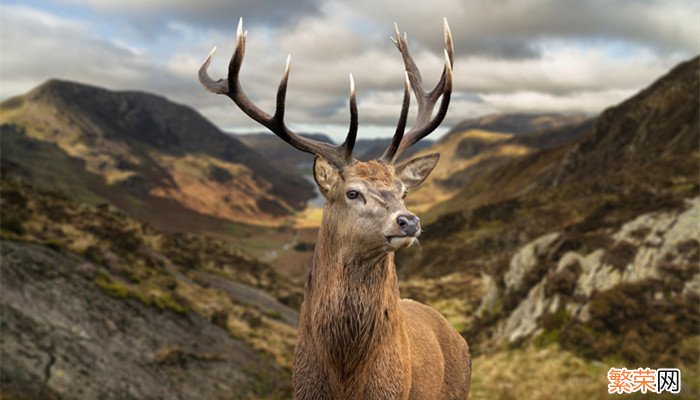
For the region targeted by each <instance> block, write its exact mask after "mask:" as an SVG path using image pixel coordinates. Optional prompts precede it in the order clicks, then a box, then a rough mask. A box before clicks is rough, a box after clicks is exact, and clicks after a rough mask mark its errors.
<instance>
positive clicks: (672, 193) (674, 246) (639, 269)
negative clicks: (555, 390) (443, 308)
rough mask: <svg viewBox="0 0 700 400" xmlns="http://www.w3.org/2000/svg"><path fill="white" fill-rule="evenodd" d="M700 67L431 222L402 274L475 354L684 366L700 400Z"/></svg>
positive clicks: (690, 67)
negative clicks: (546, 353) (560, 353)
mask: <svg viewBox="0 0 700 400" xmlns="http://www.w3.org/2000/svg"><path fill="white" fill-rule="evenodd" d="M699 67H700V58H697V57H696V58H694V59H692V60H689V61H686V62H684V63H682V64H680V65H678V66H677V67H675V68H674V69H673V70H671V71H670V72H669V73H668V74H667V75H665V76H663V77H661V78H659V79H658V80H657V81H656V82H654V83H653V84H651V85H650V86H649V87H648V88H646V89H644V90H642V91H641V92H639V93H638V94H636V95H635V96H633V97H631V98H630V99H628V100H626V101H624V102H622V103H621V104H619V105H617V106H615V107H611V108H609V109H607V110H606V111H604V112H603V113H602V114H601V115H600V116H599V117H597V118H596V119H595V121H593V122H592V125H591V126H590V127H589V128H586V129H584V132H585V133H583V134H582V135H581V136H579V137H578V138H577V139H575V140H573V142H571V141H568V142H567V141H565V142H564V143H563V144H560V145H556V143H554V144H553V145H552V146H546V147H545V148H544V149H540V150H537V151H533V152H531V153H529V154H527V155H525V156H524V157H519V158H515V159H512V160H510V161H508V162H506V163H504V164H502V165H501V166H499V167H497V168H494V169H492V170H490V171H488V172H487V173H485V174H483V175H482V176H478V177H476V178H475V179H473V180H471V181H470V182H469V183H468V184H466V185H465V186H464V187H463V188H461V189H460V190H459V191H458V192H457V193H456V194H455V195H454V196H452V197H450V198H449V199H447V200H445V201H443V202H442V203H440V204H438V205H437V206H435V207H434V208H433V209H431V210H430V213H434V215H436V217H435V218H434V219H433V221H434V222H432V223H430V224H428V225H427V226H425V231H426V233H425V235H424V236H421V251H420V253H418V252H413V253H409V252H405V253H404V254H398V255H397V256H398V257H397V258H398V261H397V265H399V266H400V268H401V269H400V274H402V275H404V276H408V277H423V279H428V280H433V281H437V282H441V285H442V287H443V289H442V291H441V292H442V293H443V294H447V295H446V297H447V298H445V299H443V300H442V301H443V302H447V303H449V304H453V305H454V306H453V311H452V312H453V313H461V314H463V315H467V317H466V319H465V320H463V321H462V325H463V333H464V334H465V336H467V337H468V339H469V341H470V347H471V348H472V349H473V351H474V352H475V353H476V354H480V353H481V354H484V353H488V352H490V351H493V349H499V348H502V347H501V346H504V345H505V346H523V345H524V344H533V343H534V344H538V343H539V344H556V345H557V346H560V347H561V348H563V349H566V350H567V351H570V352H572V353H574V354H576V355H577V356H580V357H584V358H587V359H593V360H604V359H605V360H610V359H613V360H621V362H623V363H625V364H624V365H644V366H650V367H652V368H656V367H662V366H666V365H674V366H677V367H678V368H681V369H682V371H683V377H684V385H686V384H688V389H687V391H686V392H684V395H683V396H682V397H684V398H695V397H697V395H698V391H697V387H698V383H699V382H698V378H697V377H698V376H700V373H699V371H698V369H697V365H698V359H699V358H700V354H699V353H698V351H697V349H698V347H697V346H698V340H697V339H698V336H697V332H698V329H699V328H700V312H699V311H698V308H697V304H698V301H700V262H699V258H700V251H699V249H700V232H699V231H698V229H697V223H698V222H697V221H698V219H699V218H700V197H698V193H699V182H698V162H699V161H700V152H698V143H700V117H699V110H698V107H697V105H698V104H700V103H699V102H700V98H699V95H698V94H699V93H700V90H699V89H700V85H699V83H698V70H699ZM540 138H542V136H540ZM508 140H513V139H512V138H511V139H508ZM545 142H549V141H548V140H545ZM470 277H471V278H470ZM451 282H457V283H459V282H470V286H469V288H467V289H466V290H465V289H461V290H460V289H459V286H457V285H456V284H453V283H451ZM455 310H456V311H455Z"/></svg>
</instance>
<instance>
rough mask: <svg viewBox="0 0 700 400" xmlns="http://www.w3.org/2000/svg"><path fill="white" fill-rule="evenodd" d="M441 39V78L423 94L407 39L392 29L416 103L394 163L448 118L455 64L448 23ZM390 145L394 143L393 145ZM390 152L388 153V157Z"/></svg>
mask: <svg viewBox="0 0 700 400" xmlns="http://www.w3.org/2000/svg"><path fill="white" fill-rule="evenodd" d="M443 29H444V37H445V67H444V68H443V71H442V75H441V77H440V80H439V81H438V83H437V85H436V86H435V88H434V89H433V90H431V91H430V92H426V91H425V90H423V84H422V79H421V76H420V71H419V70H418V66H417V65H416V63H415V61H413V57H412V56H411V54H410V52H409V50H408V42H407V40H406V36H405V35H404V36H403V37H402V36H401V34H400V33H399V30H398V26H397V25H395V30H396V39H395V40H394V39H393V38H392V40H393V41H394V44H396V47H397V48H398V49H399V51H400V52H401V56H402V57H403V60H404V65H405V67H406V72H407V73H408V77H409V79H410V83H411V86H412V87H413V93H414V94H415V96H416V100H417V102H418V116H417V117H416V122H415V124H414V125H413V127H411V129H410V130H409V131H408V133H406V134H405V135H403V139H402V140H401V142H400V144H399V146H398V149H397V150H396V151H395V154H394V155H393V158H392V160H390V162H393V160H395V159H397V158H398V157H399V156H400V155H401V154H402V153H403V152H404V151H405V150H406V149H408V148H409V147H411V146H412V145H414V144H415V143H416V142H418V141H419V140H421V139H422V138H424V137H426V136H427V135H429V134H430V133H431V132H433V131H434V130H435V129H436V128H437V127H438V126H439V125H440V123H441V122H442V120H443V119H444V118H445V115H447V108H448V106H449V104H450V97H451V95H452V64H453V61H454V47H453V44H452V34H451V33H450V27H449V25H448V24H447V19H444V24H443ZM440 97H442V100H441V102H440V108H439V109H438V112H437V114H436V115H435V117H432V114H433V108H434V107H435V105H436V103H437V100H438V99H439V98H440ZM392 145H393V140H392V144H391V145H390V148H391V146H392ZM389 150H390V149H387V153H388V152H389Z"/></svg>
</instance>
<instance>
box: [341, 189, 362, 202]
mask: <svg viewBox="0 0 700 400" xmlns="http://www.w3.org/2000/svg"><path fill="white" fill-rule="evenodd" d="M345 195H346V196H348V199H350V200H353V199H356V198H358V197H360V196H362V195H361V194H360V192H358V191H357V190H348V191H347V193H345Z"/></svg>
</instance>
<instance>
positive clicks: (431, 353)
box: [199, 21, 471, 400]
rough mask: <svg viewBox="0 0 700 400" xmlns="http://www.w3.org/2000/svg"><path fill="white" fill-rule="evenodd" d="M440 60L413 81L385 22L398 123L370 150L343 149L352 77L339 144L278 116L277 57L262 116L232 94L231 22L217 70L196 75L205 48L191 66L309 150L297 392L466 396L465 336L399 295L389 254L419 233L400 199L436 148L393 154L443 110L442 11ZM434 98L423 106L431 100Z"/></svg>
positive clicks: (240, 94)
mask: <svg viewBox="0 0 700 400" xmlns="http://www.w3.org/2000/svg"><path fill="white" fill-rule="evenodd" d="M444 33H445V47H446V48H445V67H444V69H443V73H442V76H441V78H440V81H439V82H438V84H437V85H436V87H435V88H434V89H433V90H431V91H425V90H423V86H422V81H421V76H420V72H419V71H418V68H417V67H416V64H415V62H414V61H413V58H412V57H411V55H410V53H409V51H408V44H407V41H406V35H405V34H404V35H403V36H402V35H401V34H400V33H399V30H398V27H396V39H395V40H394V43H395V44H396V47H397V48H398V49H399V51H400V52H401V55H402V57H403V61H404V65H405V67H406V72H405V85H404V98H403V106H402V109H401V114H400V117H399V122H398V124H397V128H396V131H395V133H394V136H393V138H392V140H391V143H390V144H389V146H388V148H387V149H386V151H385V152H384V154H383V155H382V157H380V158H379V159H377V160H371V161H366V162H363V161H358V160H356V159H354V158H353V157H352V150H353V147H354V145H355V138H356V136H357V128H358V118H357V102H356V99H355V87H354V81H353V80H352V76H351V77H350V78H351V86H350V87H351V89H350V115H351V118H350V129H349V131H348V135H347V137H346V139H345V142H343V143H342V144H341V145H338V146H334V145H332V144H330V143H325V142H320V141H317V140H313V139H309V138H305V137H303V136H300V135H298V134H296V133H294V132H293V131H291V130H290V129H289V128H288V127H287V126H286V125H285V123H284V106H285V96H286V92H287V80H288V78H289V59H287V66H286V68H285V73H284V76H283V78H282V81H281V82H280V85H279V89H278V91H277V109H276V111H275V113H274V114H273V115H270V114H267V113H266V112H264V111H263V110H261V109H260V108H259V107H258V106H256V105H255V104H254V103H253V102H252V101H251V100H250V99H249V98H248V97H247V96H246V95H245V93H244V91H243V89H242V87H241V84H240V82H239V72H240V69H241V64H242V62H243V55H244V53H245V43H246V36H247V32H246V33H244V32H243V31H242V29H241V24H239V27H238V34H237V39H236V50H235V52H234V54H233V56H232V58H231V62H230V63H229V69H228V78H227V79H219V80H218V81H214V80H213V79H211V78H210V77H209V75H208V73H207V67H208V66H209V64H210V63H211V59H212V57H213V54H214V51H213V50H212V52H211V53H210V54H209V57H208V58H207V60H206V61H205V62H204V64H203V65H202V67H201V68H200V70H199V79H200V82H201V83H202V84H203V85H204V87H205V88H206V89H207V90H209V91H212V92H214V93H218V94H224V95H226V96H228V97H230V98H231V99H232V100H233V101H234V102H235V103H236V104H237V105H238V107H239V108H240V109H241V110H242V111H243V112H245V113H246V114H247V115H248V116H250V117H251V118H253V119H254V120H256V121H257V122H259V123H260V124H262V125H264V126H265V127H267V128H268V129H270V130H271V131H272V132H273V133H275V134H276V135H277V136H279V137H280V138H281V139H282V140H284V141H286V142H287V143H289V144H291V145H292V146H294V147H296V148H297V149H299V150H302V151H305V152H308V153H312V154H314V155H316V158H315V162H314V179H315V180H316V183H317V185H318V187H319V189H320V190H321V193H322V194H323V196H324V197H325V199H326V203H325V205H324V211H323V220H322V222H321V227H320V229H319V234H318V241H317V244H316V251H315V253H314V258H313V262H312V264H311V266H310V267H309V270H308V274H307V280H306V285H305V290H304V303H303V305H302V309H301V316H300V323H299V334H298V342H297V346H296V348H295V351H294V362H293V375H294V376H293V381H294V393H295V395H296V397H297V398H298V399H303V400H310V399H313V400H320V399H329V400H335V399H338V400H344V399H347V400H351V399H358V400H360V399H363V400H364V399H429V400H434V399H466V398H467V397H468V395H469V385H470V381H471V358H470V356H469V349H468V346H467V343H466V341H465V340H464V339H463V338H462V337H461V336H460V335H459V334H458V333H457V332H456V331H455V330H454V329H452V327H451V326H450V325H449V324H448V323H447V321H446V320H445V318H444V317H443V316H442V315H440V313H438V312H437V311H435V310H433V309H431V308H429V307H427V306H425V305H423V304H420V303H417V302H415V301H411V300H401V299H400V297H399V288H398V282H397V276H396V266H395V265H394V252H395V251H397V250H398V249H400V248H402V247H408V246H411V245H412V244H413V243H415V242H416V241H417V237H418V236H419V235H420V234H421V228H420V219H419V218H418V217H417V216H416V215H414V214H412V213H410V212H409V211H408V210H407V209H406V207H405V205H404V198H405V197H406V193H407V188H411V187H415V186H417V185H419V184H420V183H421V182H423V181H424V180H425V178H426V177H427V176H428V174H430V172H431V171H432V170H433V168H435V165H437V162H438V159H439V154H428V155H425V156H423V157H418V158H415V159H413V160H410V161H408V162H405V163H403V164H401V165H397V166H395V165H394V161H395V160H396V159H397V158H398V157H399V156H400V155H401V153H403V152H404V151H405V150H406V149H407V148H409V147H410V146H411V145H413V144H415V143H416V142H417V141H419V140H420V139H422V138H423V137H425V136H427V135H428V134H430V133H431V132H432V131H434V130H435V129H436V128H437V127H438V125H439V124H440V122H442V120H443V118H444V117H445V115H446V113H447V108H448V105H449V102H450V95H451V93H452V63H453V62H454V50H453V46H452V36H451V34H450V31H449V27H448V26H447V21H445V29H444ZM411 89H412V90H413V93H414V95H415V97H416V100H417V103H418V115H417V117H416V122H415V124H414V125H413V126H412V127H411V129H410V130H409V131H408V132H407V133H405V134H404V131H405V128H406V120H407V117H408V109H409V105H410V99H411V96H410V94H411ZM439 99H441V101H440V106H439V108H438V111H437V112H436V113H435V115H434V116H433V108H434V107H435V105H436V104H437V102H438V100H439Z"/></svg>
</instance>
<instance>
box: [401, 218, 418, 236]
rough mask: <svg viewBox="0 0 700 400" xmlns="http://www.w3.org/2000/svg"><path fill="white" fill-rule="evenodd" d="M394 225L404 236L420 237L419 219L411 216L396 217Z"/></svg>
mask: <svg viewBox="0 0 700 400" xmlns="http://www.w3.org/2000/svg"><path fill="white" fill-rule="evenodd" d="M396 224H397V225H398V227H399V229H400V230H401V232H403V233H404V234H405V235H406V236H414V237H415V236H418V235H420V218H418V217H417V216H415V215H413V214H402V215H399V216H398V217H396Z"/></svg>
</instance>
